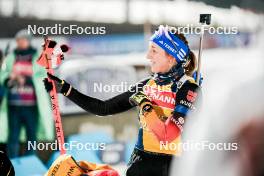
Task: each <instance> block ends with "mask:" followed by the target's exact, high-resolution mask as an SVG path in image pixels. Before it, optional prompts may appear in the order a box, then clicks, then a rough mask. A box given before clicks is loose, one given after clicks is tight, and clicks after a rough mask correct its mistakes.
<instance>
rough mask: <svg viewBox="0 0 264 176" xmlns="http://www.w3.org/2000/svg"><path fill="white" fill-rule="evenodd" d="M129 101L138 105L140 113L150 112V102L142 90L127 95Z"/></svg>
mask: <svg viewBox="0 0 264 176" xmlns="http://www.w3.org/2000/svg"><path fill="white" fill-rule="evenodd" d="M129 102H130V104H132V105H135V106H139V107H140V109H141V110H140V111H141V113H142V114H145V113H147V112H151V111H152V109H153V106H152V103H151V101H150V100H149V98H148V96H146V95H145V94H144V93H143V92H141V91H140V92H137V93H135V94H133V95H132V96H131V97H129Z"/></svg>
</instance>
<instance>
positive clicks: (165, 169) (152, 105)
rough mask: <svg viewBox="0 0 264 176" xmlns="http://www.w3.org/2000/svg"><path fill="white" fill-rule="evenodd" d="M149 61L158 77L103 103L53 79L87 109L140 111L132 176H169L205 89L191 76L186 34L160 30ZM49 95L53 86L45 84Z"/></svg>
mask: <svg viewBox="0 0 264 176" xmlns="http://www.w3.org/2000/svg"><path fill="white" fill-rule="evenodd" d="M147 58H148V59H149V60H150V62H151V71H152V72H153V73H154V74H153V76H151V77H150V78H147V79H145V80H143V81H141V82H139V83H137V84H136V85H134V86H133V87H132V88H131V89H130V90H128V91H127V92H124V93H122V94H119V95H117V96H115V97H113V98H111V99H108V100H106V101H102V100H99V99H96V98H93V97H90V96H87V95H84V94H82V93H80V92H79V91H78V90H76V89H74V88H73V87H72V86H71V85H70V84H69V83H67V82H66V81H64V80H61V79H59V78H57V77H55V76H53V75H50V74H48V76H49V78H50V79H52V80H54V81H55V85H56V89H57V91H58V92H60V93H62V94H63V95H64V96H66V97H67V98H69V99H70V100H71V101H73V102H74V103H76V104H77V105H78V106H80V107H81V108H83V109H84V110H86V111H88V112H90V113H93V114H96V115H99V116H106V115H112V114H115V113H120V112H124V111H127V110H129V109H131V108H133V107H135V106H138V109H139V113H138V115H139V117H138V119H139V123H140V128H139V132H138V140H137V143H136V145H135V148H134V151H133V153H132V155H131V158H130V162H129V164H128V169H127V171H126V175H127V176H167V175H168V174H169V166H170V163H171V160H172V157H173V156H179V155H180V152H181V151H180V148H179V147H177V146H179V143H180V139H181V133H182V130H183V124H184V121H185V119H186V116H187V114H188V112H189V111H191V110H194V109H195V104H194V103H195V101H196V100H197V98H198V94H199V95H200V93H199V90H200V87H199V86H198V85H197V84H196V83H195V81H194V79H193V78H192V77H191V75H192V74H193V72H194V71H195V68H196V58H195V55H194V53H193V52H192V51H191V50H190V49H189V46H188V42H187V41H186V38H185V37H184V35H182V34H179V33H173V32H172V30H170V28H169V27H168V26H166V27H164V26H160V27H159V29H158V30H157V31H155V33H154V34H153V36H152V37H151V39H150V45H149V49H148V52H147ZM44 84H45V87H46V89H47V91H50V90H51V89H52V84H51V82H49V81H48V79H47V78H46V79H45V80H44Z"/></svg>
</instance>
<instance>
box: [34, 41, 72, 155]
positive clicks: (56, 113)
mask: <svg viewBox="0 0 264 176" xmlns="http://www.w3.org/2000/svg"><path fill="white" fill-rule="evenodd" d="M44 41H45V43H44V45H43V51H42V53H41V55H40V57H39V59H38V61H37V63H38V64H39V65H41V66H42V67H44V68H46V70H47V72H48V73H50V74H54V70H53V66H54V64H55V65H59V64H60V63H61V60H62V59H63V52H67V51H68V47H67V46H66V45H62V46H61V50H62V52H61V53H60V54H58V55H55V54H54V48H55V46H56V44H57V43H56V42H55V41H53V40H50V39H48V37H45V38H44ZM65 48H66V49H65ZM63 50H64V51H63ZM54 59H55V62H54ZM48 80H49V81H50V82H51V83H52V87H53V88H52V90H51V91H50V98H51V104H52V112H53V118H54V123H55V131H56V136H57V140H58V143H59V149H60V154H61V155H63V154H65V153H66V151H65V148H64V134H63V129H62V122H61V115H60V110H59V103H58V95H57V92H56V87H55V83H54V81H53V80H51V79H49V78H48Z"/></svg>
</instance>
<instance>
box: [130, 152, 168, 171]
mask: <svg viewBox="0 0 264 176" xmlns="http://www.w3.org/2000/svg"><path fill="white" fill-rule="evenodd" d="M171 160H172V156H170V155H158V154H152V153H147V152H143V151H140V150H138V149H134V151H133V153H132V155H131V158H130V161H129V163H128V169H127V171H126V176H168V175H169V168H170V164H171Z"/></svg>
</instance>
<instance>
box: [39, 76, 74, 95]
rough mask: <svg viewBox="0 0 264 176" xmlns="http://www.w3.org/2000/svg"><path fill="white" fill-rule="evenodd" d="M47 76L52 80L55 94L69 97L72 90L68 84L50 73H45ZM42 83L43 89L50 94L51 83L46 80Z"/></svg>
mask: <svg viewBox="0 0 264 176" xmlns="http://www.w3.org/2000/svg"><path fill="white" fill-rule="evenodd" d="M47 75H48V77H49V78H50V79H52V80H53V81H54V83H55V88H56V91H57V92H59V93H62V94H63V95H65V96H68V95H69V93H70V91H71V88H72V86H71V85H70V84H69V83H67V82H66V81H64V80H61V79H60V78H58V77H56V76H54V75H52V74H50V73H47ZM43 82H44V86H45V89H46V90H47V92H50V91H51V90H52V89H53V87H52V82H51V81H49V80H48V78H45V79H44V80H43Z"/></svg>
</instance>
